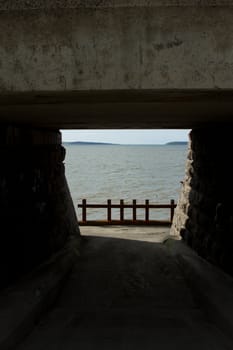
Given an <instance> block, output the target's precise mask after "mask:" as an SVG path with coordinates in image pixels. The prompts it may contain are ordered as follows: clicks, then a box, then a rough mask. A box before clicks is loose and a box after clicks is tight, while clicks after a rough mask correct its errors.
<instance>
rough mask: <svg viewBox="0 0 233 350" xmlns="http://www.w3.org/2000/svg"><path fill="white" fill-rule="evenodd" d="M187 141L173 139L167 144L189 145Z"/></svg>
mask: <svg viewBox="0 0 233 350" xmlns="http://www.w3.org/2000/svg"><path fill="white" fill-rule="evenodd" d="M187 145H188V142H187V141H173V142H167V143H166V144H165V146H187Z"/></svg>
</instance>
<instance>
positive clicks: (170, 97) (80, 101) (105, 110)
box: [0, 90, 233, 129]
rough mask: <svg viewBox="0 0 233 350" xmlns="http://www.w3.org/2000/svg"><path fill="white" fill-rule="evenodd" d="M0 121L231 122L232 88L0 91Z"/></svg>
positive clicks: (86, 124) (86, 125)
mask: <svg viewBox="0 0 233 350" xmlns="http://www.w3.org/2000/svg"><path fill="white" fill-rule="evenodd" d="M0 121H1V123H13V124H17V125H27V126H37V127H45V128H58V129H127V128H130V129H150V128H151V129H163V128H165V129H173V128H174V129H178V128H179V129H182V128H183V129H188V128H194V127H200V126H205V125H209V124H210V123H211V124H218V123H231V122H232V121H233V90H217V91H216V90H199V91H196V90H169V91H166V90H164V91H161V90H159V91H158V90H144V91H143V90H129V91H127V90H119V91H76V92H38V93H19V94H16V93H15V94H5V95H4V94H2V95H1V96H0Z"/></svg>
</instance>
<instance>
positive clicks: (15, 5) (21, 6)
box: [0, 0, 233, 11]
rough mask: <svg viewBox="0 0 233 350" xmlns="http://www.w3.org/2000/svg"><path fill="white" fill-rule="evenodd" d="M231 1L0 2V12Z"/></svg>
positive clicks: (224, 1)
mask: <svg viewBox="0 0 233 350" xmlns="http://www.w3.org/2000/svg"><path fill="white" fill-rule="evenodd" d="M232 5H233V2H232V0H31V1H28V0H17V1H15V0H0V11H1V10H27V9H46V8H53V9H56V8H113V7H135V6H137V7H144V6H146V7H156V6H163V7H164V6H178V7H182V6H185V7H187V6H188V7H190V6H197V7H200V6H232Z"/></svg>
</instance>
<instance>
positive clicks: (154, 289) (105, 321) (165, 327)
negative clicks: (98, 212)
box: [18, 228, 233, 350]
mask: <svg viewBox="0 0 233 350" xmlns="http://www.w3.org/2000/svg"><path fill="white" fill-rule="evenodd" d="M151 229H152V228H150V230H151ZM93 230H94V231H95V229H94V228H91V230H90V231H89V234H88V230H87V229H86V228H85V229H84V230H83V236H84V237H83V246H82V252H81V257H80V258H79V259H78V261H77V264H76V265H75V267H74V269H73V271H72V273H71V274H70V275H69V278H68V280H67V282H66V285H65V286H64V288H63V291H62V293H61V295H60V297H59V299H58V300H57V302H56V304H55V305H54V307H53V309H51V311H50V312H49V313H48V314H47V315H45V317H44V318H43V319H42V320H41V321H40V323H39V324H38V325H37V326H36V328H35V329H34V331H33V332H32V333H31V334H30V335H29V336H28V337H27V338H26V339H25V340H24V342H23V343H22V344H21V345H20V346H19V347H18V350H32V349H33V350H42V349H43V350H45V349H50V350H55V349H56V350H63V349H64V350H68V349H72V350H73V349H81V350H98V349H101V350H115V349H117V350H119V349H124V350H126V349H127V350H130V349H134V350H139V349H140V350H146V349H148V350H150V349H158V350H167V349H179V350H183V349H185V350H187V349H189V350H194V349H195V350H197V349H198V350H202V349H203V350H209V349H211V350H215V349H216V350H224V349H232V348H233V346H232V343H231V340H230V339H229V338H227V337H226V336H225V335H224V334H223V333H222V332H221V331H220V330H219V329H217V328H216V326H215V325H214V324H213V323H212V322H211V321H210V320H208V319H207V317H206V316H205V314H204V312H203V311H202V309H201V308H200V306H199V305H198V303H197V302H196V301H195V297H193V295H192V292H191V290H190V289H189V287H188V285H187V284H186V281H185V279H184V277H183V274H182V271H181V270H180V268H179V266H178V265H177V262H176V259H175V258H174V257H173V256H172V255H171V254H170V253H169V249H168V248H167V247H166V246H165V245H163V244H162V243H157V242H156V241H157V240H158V235H156V234H155V235H154V241H153V239H152V237H153V235H152V234H149V233H148V235H149V236H150V239H149V241H148V240H147V239H145V240H144V236H143V228H140V230H141V238H140V234H139V232H137V235H136V236H137V239H132V235H131V237H127V235H128V234H130V233H127V231H126V232H125V233H124V238H122V237H121V238H119V232H118V234H117V235H116V236H117V237H115V238H114V237H108V235H107V230H106V229H104V228H103V229H102V234H101V235H99V236H97V235H96V234H95V233H94V232H93ZM98 230H101V229H100V228H98ZM131 230H132V228H131ZM84 231H85V233H84ZM91 232H92V234H91ZM105 232H106V234H105ZM112 236H114V235H112ZM156 237H157V238H156Z"/></svg>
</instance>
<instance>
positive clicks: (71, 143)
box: [63, 141, 116, 146]
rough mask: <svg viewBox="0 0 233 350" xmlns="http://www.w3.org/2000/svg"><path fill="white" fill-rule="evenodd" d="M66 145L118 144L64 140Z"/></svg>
mask: <svg viewBox="0 0 233 350" xmlns="http://www.w3.org/2000/svg"><path fill="white" fill-rule="evenodd" d="M63 144H64V145H78V146H88V145H90V146H91V145H94V146H98V145H116V143H106V142H88V141H87V142H86V141H71V142H68V141H64V142H63Z"/></svg>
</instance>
